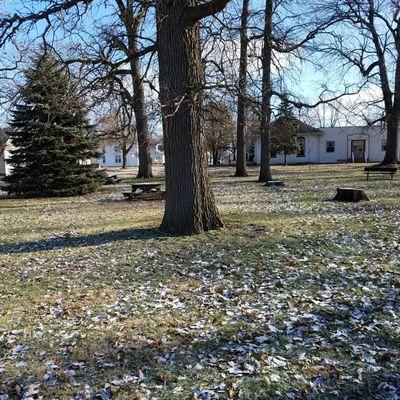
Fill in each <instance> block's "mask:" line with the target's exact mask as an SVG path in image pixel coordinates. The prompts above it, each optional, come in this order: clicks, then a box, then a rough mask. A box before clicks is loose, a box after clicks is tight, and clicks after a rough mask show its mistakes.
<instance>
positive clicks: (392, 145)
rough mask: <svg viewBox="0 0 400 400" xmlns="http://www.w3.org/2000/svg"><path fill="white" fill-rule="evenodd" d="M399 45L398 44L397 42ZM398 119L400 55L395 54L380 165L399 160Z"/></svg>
mask: <svg viewBox="0 0 400 400" xmlns="http://www.w3.org/2000/svg"><path fill="white" fill-rule="evenodd" d="M399 45H400V44H399ZM399 121H400V55H399V54H398V55H397V61H396V75H395V86H394V98H393V105H392V106H391V108H390V111H388V110H387V111H386V128H387V143H386V153H385V158H384V159H383V161H382V165H389V164H396V163H398V162H399V159H398V152H399Z"/></svg>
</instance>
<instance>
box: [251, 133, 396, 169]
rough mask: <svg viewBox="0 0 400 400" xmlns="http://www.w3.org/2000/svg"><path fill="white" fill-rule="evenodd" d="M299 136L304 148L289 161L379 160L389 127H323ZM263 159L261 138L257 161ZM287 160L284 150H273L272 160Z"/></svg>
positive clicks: (256, 156)
mask: <svg viewBox="0 0 400 400" xmlns="http://www.w3.org/2000/svg"><path fill="white" fill-rule="evenodd" d="M310 130H311V129H310ZM297 139H298V142H299V145H300V151H299V152H298V153H297V154H291V155H289V156H288V164H305V163H316V164H318V163H320V164H329V163H340V162H374V163H375V162H376V163H378V162H381V161H382V160H383V158H384V156H385V150H386V129H385V128H384V127H382V126H346V127H335V128H319V129H318V130H314V131H313V132H310V133H307V132H305V133H301V134H299V135H297ZM398 159H399V160H400V150H399V154H398ZM260 160H261V140H260V139H257V140H256V142H255V145H254V161H255V162H256V164H260ZM283 163H284V155H283V154H271V164H283Z"/></svg>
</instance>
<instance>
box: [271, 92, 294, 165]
mask: <svg viewBox="0 0 400 400" xmlns="http://www.w3.org/2000/svg"><path fill="white" fill-rule="evenodd" d="M298 123H299V120H298V119H297V118H296V117H295V116H294V113H293V107H292V106H291V105H290V103H289V102H288V100H286V98H285V99H284V100H283V101H282V103H281V104H280V106H279V109H278V115H277V118H276V120H275V121H274V122H273V123H272V125H271V150H272V152H274V153H283V154H284V156H285V165H287V157H288V155H289V154H293V153H296V152H297V151H298V150H299V144H298V141H297V136H296V132H297V129H298Z"/></svg>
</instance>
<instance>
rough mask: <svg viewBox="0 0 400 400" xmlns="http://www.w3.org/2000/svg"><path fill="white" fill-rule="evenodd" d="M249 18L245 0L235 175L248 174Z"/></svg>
mask: <svg viewBox="0 0 400 400" xmlns="http://www.w3.org/2000/svg"><path fill="white" fill-rule="evenodd" d="M248 18H249V0H243V8H242V19H241V25H240V28H241V30H240V66H239V92H238V107H237V131H236V142H237V161H236V173H235V176H247V175H248V174H247V168H246V128H247V115H246V114H247V113H246V86H247V85H246V83H247V76H246V75H247V48H248V43H249V40H248V38H247V21H248Z"/></svg>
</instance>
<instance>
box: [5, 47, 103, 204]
mask: <svg viewBox="0 0 400 400" xmlns="http://www.w3.org/2000/svg"><path fill="white" fill-rule="evenodd" d="M25 77H26V83H25V85H24V86H23V87H22V88H21V89H20V90H19V99H18V101H17V103H16V104H15V106H14V109H13V110H12V117H13V118H12V123H11V126H12V128H13V129H12V131H11V132H10V139H11V142H12V145H13V148H14V149H13V150H12V151H11V157H10V158H9V159H8V162H9V163H10V165H11V166H12V168H13V171H12V174H11V175H10V176H8V177H7V179H6V181H7V182H8V183H9V188H8V191H9V193H11V194H15V195H17V196H21V197H52V196H75V195H82V194H86V193H90V192H93V191H95V190H96V189H98V188H99V186H100V185H101V184H102V183H103V181H104V175H103V174H101V173H99V171H95V170H93V168H91V166H90V165H85V161H86V160H88V159H90V158H92V157H97V156H98V153H97V150H96V142H95V141H94V138H93V136H92V135H91V130H92V128H93V127H92V126H91V125H89V123H88V120H87V109H86V107H85V104H84V103H83V102H82V101H81V100H80V98H79V96H78V94H77V89H76V86H74V84H73V82H72V81H71V80H70V78H69V76H68V74H67V71H66V70H65V69H63V67H62V66H61V65H60V63H59V62H58V61H57V59H56V57H55V56H54V55H53V54H52V53H51V52H49V51H48V50H47V49H44V50H43V51H42V53H41V54H40V55H39V56H38V57H37V58H35V59H34V60H33V62H32V66H31V67H30V68H29V69H28V70H27V71H26V72H25Z"/></svg>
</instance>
